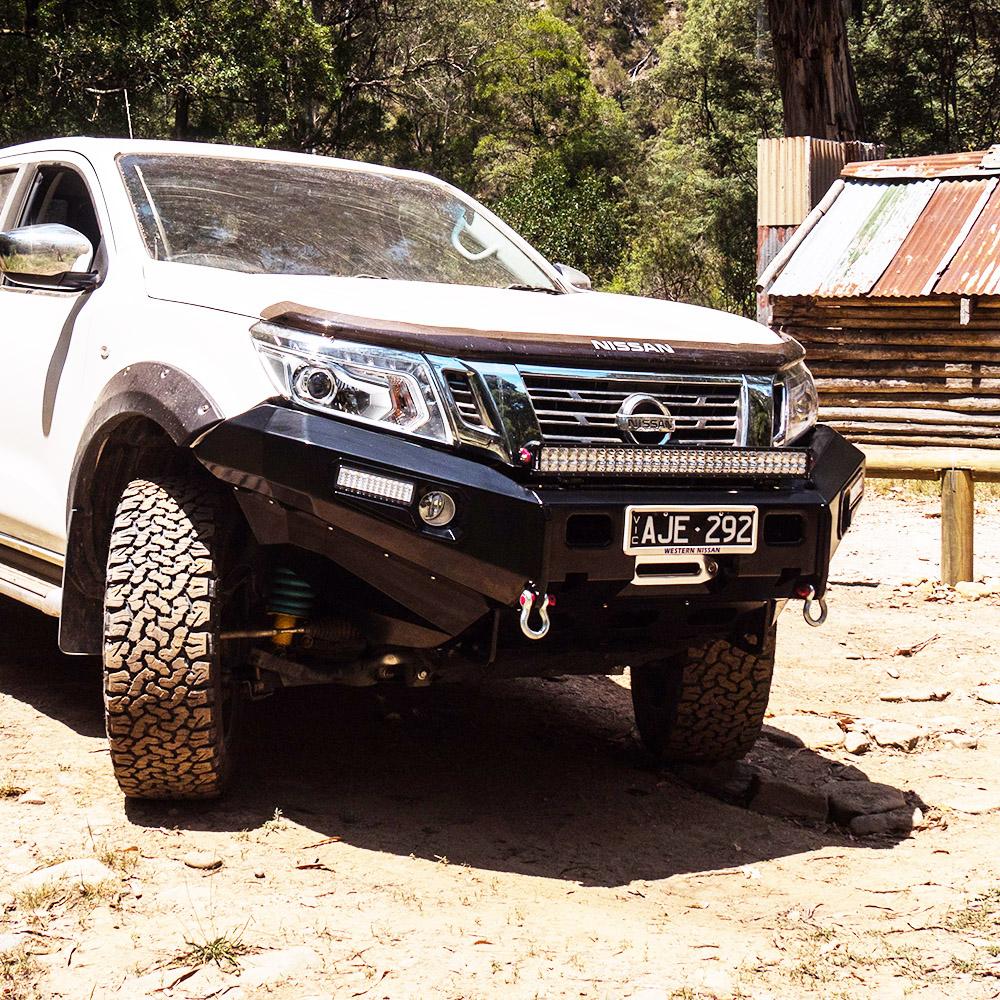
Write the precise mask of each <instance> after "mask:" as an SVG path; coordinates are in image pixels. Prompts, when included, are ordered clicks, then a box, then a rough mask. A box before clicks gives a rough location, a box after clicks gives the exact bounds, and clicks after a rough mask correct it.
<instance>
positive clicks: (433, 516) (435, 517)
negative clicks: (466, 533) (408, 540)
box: [419, 490, 455, 528]
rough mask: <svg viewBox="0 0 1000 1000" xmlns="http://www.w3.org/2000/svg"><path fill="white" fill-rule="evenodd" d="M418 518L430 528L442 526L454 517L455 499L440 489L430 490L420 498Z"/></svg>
mask: <svg viewBox="0 0 1000 1000" xmlns="http://www.w3.org/2000/svg"><path fill="white" fill-rule="evenodd" d="M419 510H420V518H421V520H422V521H423V522H424V524H429V525H430V526H431V527H432V528H443V527H444V526H445V525H446V524H451V522H452V519H453V518H454V517H455V501H454V500H452V498H451V497H450V496H448V494H447V493H443V492H442V491H441V490H431V492H430V493H425V494H424V495H423V497H421V500H420V507H419Z"/></svg>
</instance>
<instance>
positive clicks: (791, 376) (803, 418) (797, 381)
mask: <svg viewBox="0 0 1000 1000" xmlns="http://www.w3.org/2000/svg"><path fill="white" fill-rule="evenodd" d="M774 384H775V390H776V391H775V414H774V423H775V432H774V443H775V444H777V445H782V444H791V443H792V442H793V441H796V440H797V439H798V438H800V437H802V435H803V434H805V432H806V431H807V430H809V428H810V427H812V426H813V425H814V424H815V423H816V417H817V416H818V414H819V397H818V396H817V395H816V383H815V382H814V381H813V377H812V373H811V372H810V371H809V369H808V368H806V366H805V363H804V362H802V361H799V362H798V363H797V364H794V365H792V367H791V368H789V369H787V371H784V372H782V373H781V374H780V375H779V376H778V378H777V379H776V380H775V383H774Z"/></svg>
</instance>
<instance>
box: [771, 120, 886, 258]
mask: <svg viewBox="0 0 1000 1000" xmlns="http://www.w3.org/2000/svg"><path fill="white" fill-rule="evenodd" d="M884 152H885V147H884V146H878V145H875V144H874V143H870V142H835V141H833V140H831V139H813V138H811V137H810V136H786V137H783V138H778V139H758V140H757V225H758V227H761V226H797V225H799V223H801V222H802V220H803V219H804V218H805V217H806V216H807V215H808V214H809V211H810V210H811V209H812V207H813V206H814V205H816V204H817V203H818V202H819V201H820V200H821V199H822V197H823V195H825V194H826V192H827V191H828V190H829V188H830V185H831V184H832V183H833V182H834V181H835V180H836V179H837V178H838V177H839V176H840V173H841V171H842V170H843V168H844V165H845V164H846V163H850V162H851V161H853V160H872V159H874V158H875V157H876V156H881V155H883V154H884ZM759 273H760V271H758V274H759Z"/></svg>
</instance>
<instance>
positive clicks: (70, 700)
mask: <svg viewBox="0 0 1000 1000" xmlns="http://www.w3.org/2000/svg"><path fill="white" fill-rule="evenodd" d="M58 636H59V622H58V621H57V620H56V619H55V618H50V617H48V616H47V615H43V614H42V613H41V612H40V611H34V610H33V609H31V608H26V607H25V606H24V605H22V604H18V603H16V602H15V601H12V600H9V599H8V598H6V597H0V692H2V693H4V694H6V695H9V696H10V697H12V698H17V699H19V700H20V701H24V702H27V703H29V704H31V705H33V706H34V707H35V708H37V709H38V710H39V711H40V712H44V713H45V714H46V715H48V716H49V717H50V718H53V719H56V720H57V721H59V722H61V723H62V724H63V725H65V726H68V727H69V728H70V729H72V730H73V731H74V732H76V733H79V734H80V735H81V736H90V737H94V736H104V715H103V708H102V705H101V667H100V661H99V660H98V659H97V657H92V656H65V655H64V654H62V653H60V652H59V645H58Z"/></svg>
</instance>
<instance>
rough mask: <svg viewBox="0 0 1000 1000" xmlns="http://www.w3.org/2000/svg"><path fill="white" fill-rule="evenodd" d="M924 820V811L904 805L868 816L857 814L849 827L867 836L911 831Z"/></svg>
mask: <svg viewBox="0 0 1000 1000" xmlns="http://www.w3.org/2000/svg"><path fill="white" fill-rule="evenodd" d="M922 822H923V813H921V811H920V810H919V809H910V808H908V807H904V808H902V809H890V810H889V811H888V812H880V813H872V814H870V815H867V816H855V817H854V819H852V820H851V822H850V823H848V825H847V828H848V829H849V830H850V831H851V833H854V834H857V835H858V836H859V837H867V836H871V835H872V834H877V833H909V831H910V830H914V829H916V828H917V827H918V826H920V824H921V823H922Z"/></svg>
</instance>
